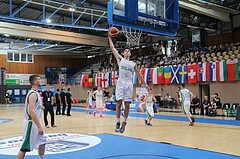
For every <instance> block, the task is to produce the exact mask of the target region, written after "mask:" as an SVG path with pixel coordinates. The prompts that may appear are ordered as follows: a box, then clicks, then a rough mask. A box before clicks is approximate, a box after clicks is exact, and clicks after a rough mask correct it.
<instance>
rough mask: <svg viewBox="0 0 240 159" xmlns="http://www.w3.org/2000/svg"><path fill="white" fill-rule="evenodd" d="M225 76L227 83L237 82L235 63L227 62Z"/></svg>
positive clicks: (236, 64)
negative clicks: (226, 76)
mask: <svg viewBox="0 0 240 159" xmlns="http://www.w3.org/2000/svg"><path fill="white" fill-rule="evenodd" d="M227 75H228V81H238V80H239V74H238V63H235V62H234V61H229V62H227Z"/></svg>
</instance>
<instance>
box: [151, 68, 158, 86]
mask: <svg viewBox="0 0 240 159" xmlns="http://www.w3.org/2000/svg"><path fill="white" fill-rule="evenodd" d="M157 69H158V68H153V74H152V84H158V76H157V75H158V72H157Z"/></svg>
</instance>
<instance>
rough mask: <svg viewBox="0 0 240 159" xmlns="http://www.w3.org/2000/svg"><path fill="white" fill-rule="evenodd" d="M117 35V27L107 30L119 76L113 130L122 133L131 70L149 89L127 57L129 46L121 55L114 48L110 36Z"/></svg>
mask: <svg viewBox="0 0 240 159" xmlns="http://www.w3.org/2000/svg"><path fill="white" fill-rule="evenodd" d="M117 35H118V29H117V28H115V27H112V28H110V30H109V32H108V40H109V45H110V48H111V50H112V52H113V55H114V56H115V58H116V60H117V63H118V65H119V78H118V80H117V84H116V100H117V105H116V117H117V123H116V128H115V132H120V133H123V132H124V131H125V127H126V124H127V118H128V114H129V106H130V102H131V101H132V94H133V83H132V76H133V71H135V72H136V74H137V76H138V78H139V79H140V80H141V82H142V84H143V85H144V86H146V88H147V90H149V86H148V85H147V84H146V82H145V81H144V79H143V77H142V76H141V75H140V73H139V71H138V70H137V66H136V64H135V63H134V62H133V61H130V60H129V58H130V56H131V52H130V49H129V48H124V49H123V51H122V55H120V54H119V53H118V51H117V50H116V48H115V47H114V45H113V42H112V37H116V36H117ZM122 102H124V105H125V109H124V120H123V122H122V124H121V122H120V112H121V110H120V108H121V105H122Z"/></svg>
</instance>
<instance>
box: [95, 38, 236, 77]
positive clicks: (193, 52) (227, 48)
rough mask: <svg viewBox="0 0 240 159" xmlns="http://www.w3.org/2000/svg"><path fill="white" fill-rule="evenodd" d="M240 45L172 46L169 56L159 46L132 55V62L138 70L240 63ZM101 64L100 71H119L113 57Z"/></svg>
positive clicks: (107, 56)
mask: <svg viewBox="0 0 240 159" xmlns="http://www.w3.org/2000/svg"><path fill="white" fill-rule="evenodd" d="M239 53H240V43H235V44H233V43H231V44H223V45H218V46H209V47H205V48H197V47H193V48H188V49H185V48H184V46H183V45H177V46H174V45H173V46H171V49H170V54H169V55H167V53H166V49H165V48H164V47H163V46H162V45H158V46H157V47H156V48H154V49H152V50H151V51H147V52H144V51H143V53H142V55H140V56H139V54H136V55H132V58H131V59H132V60H133V61H134V62H136V64H137V66H138V69H143V68H152V67H161V66H168V65H187V64H193V63H199V62H211V61H213V62H216V61H221V60H225V61H229V60H233V61H234V62H239V59H240V54H239ZM100 62H101V67H100V68H99V71H105V72H108V71H112V70H116V69H117V64H116V61H115V59H113V56H112V55H106V57H105V59H103V60H102V61H100Z"/></svg>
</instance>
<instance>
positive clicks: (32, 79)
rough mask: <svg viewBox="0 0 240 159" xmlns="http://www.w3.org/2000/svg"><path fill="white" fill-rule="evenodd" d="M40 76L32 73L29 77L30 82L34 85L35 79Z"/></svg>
mask: <svg viewBox="0 0 240 159" xmlns="http://www.w3.org/2000/svg"><path fill="white" fill-rule="evenodd" d="M38 77H39V75H31V76H30V77H29V83H30V84H31V85H33V84H34V81H35V80H36V79H37V78H38Z"/></svg>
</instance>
